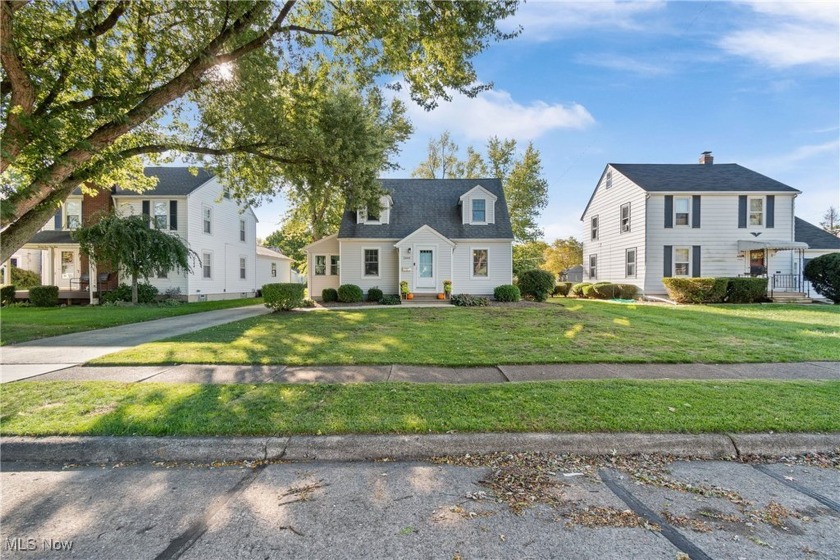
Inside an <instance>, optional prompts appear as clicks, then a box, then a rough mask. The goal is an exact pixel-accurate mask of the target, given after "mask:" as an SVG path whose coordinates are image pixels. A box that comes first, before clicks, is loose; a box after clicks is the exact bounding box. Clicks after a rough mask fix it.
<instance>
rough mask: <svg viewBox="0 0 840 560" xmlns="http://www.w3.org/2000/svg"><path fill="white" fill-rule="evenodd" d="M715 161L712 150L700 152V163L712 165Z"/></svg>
mask: <svg viewBox="0 0 840 560" xmlns="http://www.w3.org/2000/svg"><path fill="white" fill-rule="evenodd" d="M714 162H715V158H714V157H713V156H712V152H703V153H702V154H700V165H712V164H713V163H714Z"/></svg>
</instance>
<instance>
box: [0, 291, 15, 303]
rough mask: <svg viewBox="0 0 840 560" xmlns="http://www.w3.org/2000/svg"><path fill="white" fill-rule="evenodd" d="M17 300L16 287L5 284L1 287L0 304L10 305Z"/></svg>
mask: <svg viewBox="0 0 840 560" xmlns="http://www.w3.org/2000/svg"><path fill="white" fill-rule="evenodd" d="M14 302H15V287H14V286H3V287H2V288H0V305H9V304H11V303H14Z"/></svg>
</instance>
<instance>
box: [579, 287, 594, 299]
mask: <svg viewBox="0 0 840 560" xmlns="http://www.w3.org/2000/svg"><path fill="white" fill-rule="evenodd" d="M580 293H581V295H582V296H583V297H585V298H589V299H595V285H594V284H585V285H584V286H583V287H582V288H581V290H580Z"/></svg>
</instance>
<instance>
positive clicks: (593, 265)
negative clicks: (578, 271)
mask: <svg viewBox="0 0 840 560" xmlns="http://www.w3.org/2000/svg"><path fill="white" fill-rule="evenodd" d="M589 278H590V280H595V279H597V278H598V255H589Z"/></svg>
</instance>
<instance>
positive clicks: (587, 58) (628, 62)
mask: <svg viewBox="0 0 840 560" xmlns="http://www.w3.org/2000/svg"><path fill="white" fill-rule="evenodd" d="M575 61H576V62H579V63H581V64H588V65H590V66H599V67H601V68H607V69H608V70H618V71H620V72H629V73H631V74H640V75H643V76H661V75H663V74H669V73H670V72H671V71H672V69H671V68H670V67H669V66H668V65H667V64H663V63H662V61H661V60H657V61H656V62H655V63H653V62H645V61H643V60H640V59H636V58H632V57H629V56H625V55H614V54H581V55H578V56H577V57H576V58H575Z"/></svg>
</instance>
